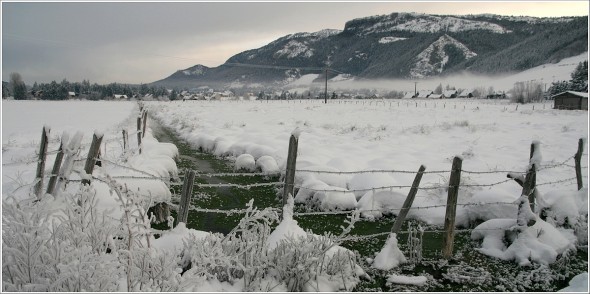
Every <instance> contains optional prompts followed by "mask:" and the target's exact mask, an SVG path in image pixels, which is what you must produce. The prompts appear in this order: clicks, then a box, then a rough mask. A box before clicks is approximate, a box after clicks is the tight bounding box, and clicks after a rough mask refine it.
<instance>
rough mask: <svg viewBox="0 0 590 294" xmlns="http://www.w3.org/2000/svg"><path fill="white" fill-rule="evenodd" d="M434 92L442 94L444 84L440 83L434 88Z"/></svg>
mask: <svg viewBox="0 0 590 294" xmlns="http://www.w3.org/2000/svg"><path fill="white" fill-rule="evenodd" d="M434 94H442V84H438V86H437V87H436V89H434Z"/></svg>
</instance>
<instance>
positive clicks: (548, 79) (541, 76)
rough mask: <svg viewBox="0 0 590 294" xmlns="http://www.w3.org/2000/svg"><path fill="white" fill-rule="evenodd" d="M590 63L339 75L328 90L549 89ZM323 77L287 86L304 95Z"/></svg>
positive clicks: (319, 84) (576, 60) (318, 85)
mask: <svg viewBox="0 0 590 294" xmlns="http://www.w3.org/2000/svg"><path fill="white" fill-rule="evenodd" d="M584 60H588V52H585V53H583V54H580V55H577V56H573V57H569V58H565V59H563V60H561V61H560V62H558V63H555V64H544V65H540V66H537V67H534V68H531V69H528V70H525V71H522V72H518V73H508V74H502V75H483V74H476V73H470V72H461V73H458V74H454V75H449V76H442V77H433V78H425V79H390V80H369V79H363V78H349V79H343V78H342V76H337V77H336V78H332V79H330V80H328V91H346V90H349V91H354V90H361V89H374V90H377V91H399V92H414V90H417V91H421V90H435V89H436V88H437V87H438V86H439V85H442V88H443V89H446V88H447V86H448V87H449V88H455V89H477V88H485V89H486V90H489V89H491V88H493V90H494V91H499V92H502V91H505V92H508V91H510V90H511V89H512V88H513V87H514V84H515V83H518V82H535V83H540V84H541V85H543V86H544V87H546V88H545V89H547V88H549V87H550V86H551V83H552V82H555V81H566V80H569V79H570V78H571V76H570V75H571V73H572V72H573V71H574V70H575V68H576V66H577V65H578V63H580V62H582V61H584ZM317 77H319V75H307V76H303V77H302V78H301V79H299V80H296V81H294V82H292V83H290V84H288V85H287V86H286V88H287V89H296V90H299V91H300V92H301V90H303V89H305V88H306V86H307V87H309V88H310V89H311V88H314V89H316V88H322V89H323V87H324V83H323V82H318V80H319V79H316V80H315V81H316V82H315V83H312V82H311V81H312V80H314V78H317Z"/></svg>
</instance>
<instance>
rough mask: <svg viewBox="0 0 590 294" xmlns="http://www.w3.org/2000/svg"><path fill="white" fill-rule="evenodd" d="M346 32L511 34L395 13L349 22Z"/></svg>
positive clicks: (487, 25) (479, 24)
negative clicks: (472, 32)
mask: <svg viewBox="0 0 590 294" xmlns="http://www.w3.org/2000/svg"><path fill="white" fill-rule="evenodd" d="M345 30H350V31H354V32H355V33H356V34H359V35H367V34H375V33H384V32H394V31H409V32H418V33H437V32H462V31H470V30H487V31H490V32H494V33H498V34H503V33H508V32H510V31H509V30H507V29H506V28H504V27H502V26H501V25H499V24H495V23H492V22H487V21H478V20H471V19H464V18H460V17H455V16H438V15H428V14H417V13H394V14H389V15H379V16H372V17H367V18H359V19H355V20H352V21H350V22H348V23H347V26H346V28H345Z"/></svg>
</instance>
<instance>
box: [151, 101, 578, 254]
mask: <svg viewBox="0 0 590 294" xmlns="http://www.w3.org/2000/svg"><path fill="white" fill-rule="evenodd" d="M398 103H399V104H398ZM416 103H417V104H416ZM416 105H418V106H416ZM148 107H149V109H150V112H151V113H152V114H153V115H154V116H155V117H157V119H158V120H159V121H161V123H163V124H164V125H166V126H168V127H171V128H173V129H174V130H175V131H176V132H177V133H179V134H180V136H181V137H182V138H183V139H185V140H186V141H188V142H189V143H191V144H193V145H194V146H196V147H201V148H203V149H204V150H208V151H210V152H213V153H214V154H216V155H218V156H230V157H234V158H238V157H239V158H238V159H241V158H245V156H244V154H249V155H251V156H252V157H253V158H254V159H255V160H258V159H259V158H264V159H265V160H268V156H270V157H272V158H273V159H274V160H275V161H276V163H277V166H278V167H279V169H280V170H285V165H286V155H287V149H288V141H289V136H290V135H291V133H292V132H293V131H294V130H295V129H298V132H299V131H300V136H299V150H298V157H297V170H305V171H301V172H298V173H296V188H298V190H299V191H298V192H297V193H296V195H295V202H299V203H313V204H315V205H316V206H318V207H319V208H320V209H323V210H341V209H345V210H349V209H360V210H373V211H364V212H363V214H362V216H364V217H367V218H374V217H380V216H381V215H382V213H385V212H387V211H389V210H393V211H399V208H400V207H401V205H402V203H403V201H404V200H405V197H406V195H407V193H408V191H409V187H410V186H411V184H412V180H413V178H414V175H415V174H414V172H416V171H417V170H418V167H419V166H420V165H425V166H426V168H427V169H426V171H427V172H429V171H436V172H435V173H428V174H425V175H424V177H423V179H422V182H421V184H420V187H422V188H424V189H420V190H419V191H418V194H417V197H416V200H415V201H414V204H413V207H417V208H422V209H415V210H410V212H409V214H408V217H410V218H415V219H419V220H421V221H424V222H426V223H429V224H434V225H442V224H443V222H444V216H445V207H444V206H445V204H446V201H447V191H446V185H448V179H449V174H450V169H451V162H452V159H453V157H454V156H460V157H461V158H462V159H463V174H462V177H461V184H462V185H463V186H462V187H461V188H460V189H459V200H458V202H459V204H460V205H459V207H458V208H457V220H456V224H457V225H460V226H461V225H468V224H469V223H470V222H472V221H475V220H484V221H485V220H491V221H492V225H490V224H485V223H484V224H482V226H483V227H484V228H487V229H489V226H493V224H494V223H493V222H494V221H497V219H509V220H510V219H511V220H513V222H514V223H515V222H516V215H517V205H516V204H515V201H517V199H518V198H519V196H520V195H521V193H522V188H521V187H520V186H519V185H518V184H517V183H516V182H514V181H511V180H509V179H507V177H506V176H507V173H508V172H513V173H518V174H521V175H522V174H524V172H525V171H526V170H527V168H528V165H529V152H530V145H531V143H532V142H535V141H536V142H539V143H540V144H539V145H538V146H539V147H540V149H539V150H538V151H537V152H538V153H537V154H536V155H535V160H536V162H537V165H538V170H539V171H538V173H537V178H536V183H537V184H538V190H537V191H538V192H539V196H538V197H539V199H538V200H537V203H538V204H537V207H547V208H550V210H551V211H552V212H551V213H552V217H553V218H554V219H555V220H554V222H556V223H558V224H559V223H561V224H563V222H564V219H566V217H567V216H569V220H571V221H572V223H570V225H575V224H578V223H577V222H578V219H579V218H578V215H579V214H581V215H584V213H587V205H588V202H587V197H586V194H587V189H585V188H584V189H583V190H582V191H577V187H576V180H575V171H574V168H573V165H574V161H573V159H572V156H573V155H574V153H575V152H576V150H577V142H578V139H579V138H584V139H586V136H587V133H588V113H587V112H586V111H559V110H553V109H551V107H552V105H551V103H547V104H545V105H543V104H541V103H539V104H534V105H533V104H528V105H520V106H519V107H518V109H517V107H516V104H509V103H508V102H507V101H482V100H459V99H454V100H440V101H432V100H430V101H424V100H422V101H420V100H418V101H405V100H401V101H399V100H382V101H371V102H369V101H365V102H363V101H348V103H346V102H343V101H331V102H330V103H329V104H327V105H326V104H322V103H321V102H320V101H290V102H286V101H283V102H280V101H271V102H270V103H267V102H266V101H255V102H251V101H250V102H229V101H225V102H218V101H202V102H195V101H190V102H189V101H186V102H182V101H179V102H172V103H168V102H166V103H157V102H154V103H149V104H148ZM533 107H535V108H534V110H533ZM585 150H587V146H586V147H585ZM585 153H587V151H585ZM246 157H248V158H250V157H249V156H246ZM587 158H588V157H587V156H586V155H585V156H584V157H583V162H585V163H584V164H583V165H584V166H587V161H588V159H587ZM236 164H237V166H240V167H241V166H244V164H243V162H242V161H241V160H236ZM368 170H372V171H374V170H393V172H387V173H362V171H368ZM313 171H328V172H330V173H328V174H326V173H315V172H313ZM396 171H397V172H396ZM405 171H410V172H409V173H408V172H405ZM356 172H360V173H356ZM583 173H584V177H583V178H584V186H586V185H587V181H588V171H587V169H584V171H583ZM397 186H402V187H401V188H398V187H397ZM383 187H385V188H383ZM481 203H489V204H488V205H479V204H481ZM474 204H475V205H474ZM396 209H397V210H396ZM374 210H378V211H374ZM394 213H396V212H394ZM508 222H510V221H508ZM514 223H512V225H510V224H506V221H504V222H501V225H502V226H503V227H506V226H508V227H510V226H513V225H514ZM497 225H499V224H497ZM580 225H582V224H581V223H580ZM486 226H487V227H486ZM536 226H539V228H537V227H531V229H532V230H538V229H542V230H545V231H547V230H548V229H547V228H544V227H543V226H545V222H542V221H541V220H538V221H537V225H536ZM549 226H550V227H551V225H549ZM533 228H534V229H533ZM489 232H490V231H489V230H486V229H483V230H480V231H478V232H474V234H473V238H475V239H484V244H485V245H484V248H483V249H482V252H485V253H486V254H489V255H492V256H495V257H498V258H502V259H507V260H511V259H516V260H517V261H518V262H519V263H521V264H526V263H527V262H530V261H536V262H542V263H551V262H553V261H555V257H556V256H557V254H560V253H561V252H563V251H565V250H567V249H568V248H571V247H572V246H573V242H574V241H575V240H574V239H575V237H574V236H573V233H572V231H571V230H570V231H563V230H562V232H561V233H557V235H555V236H552V237H551V238H553V239H552V241H548V240H541V241H538V240H537V239H536V238H533V239H535V242H532V243H534V244H532V243H531V244H525V245H518V246H520V247H519V248H518V249H517V248H505V247H502V246H503V245H501V244H502V242H496V241H497V239H496V237H494V236H491V234H489ZM552 232H553V231H552ZM555 232H557V231H555ZM537 243H539V244H542V245H538V244H537ZM523 246H524V247H523ZM523 248H526V249H523ZM546 248H550V249H548V251H543V250H546ZM524 250H532V251H535V252H540V254H541V256H536V255H535V256H532V257H530V256H528V255H527V256H521V255H522V254H521V253H522V252H524ZM527 252H528V251H527ZM548 252H550V253H548ZM529 257H530V258H529Z"/></svg>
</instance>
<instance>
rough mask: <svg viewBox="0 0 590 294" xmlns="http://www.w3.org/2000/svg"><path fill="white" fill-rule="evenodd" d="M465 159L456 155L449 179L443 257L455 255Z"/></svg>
mask: <svg viewBox="0 0 590 294" xmlns="http://www.w3.org/2000/svg"><path fill="white" fill-rule="evenodd" d="M462 165H463V159H462V158H461V157H458V156H455V158H454V159H453V167H452V169H451V177H450V179H449V190H448V191H449V192H448V197H447V211H446V214H445V232H444V235H443V248H442V255H443V258H445V259H449V258H451V256H452V255H453V241H454V239H455V215H456V213H457V196H458V194H459V184H460V183H461V167H462Z"/></svg>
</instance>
